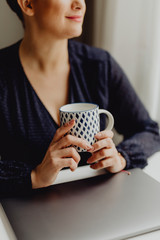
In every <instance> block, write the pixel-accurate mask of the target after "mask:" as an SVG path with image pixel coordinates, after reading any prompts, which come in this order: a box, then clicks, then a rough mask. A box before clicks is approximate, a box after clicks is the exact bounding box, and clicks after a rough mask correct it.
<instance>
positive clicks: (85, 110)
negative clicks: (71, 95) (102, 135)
mask: <svg viewBox="0 0 160 240" xmlns="http://www.w3.org/2000/svg"><path fill="white" fill-rule="evenodd" d="M59 112H60V122H61V126H62V125H64V124H65V123H66V122H69V121H70V120H71V119H75V125H74V127H73V128H72V129H71V130H70V131H69V134H71V135H73V136H77V137H80V138H83V139H85V140H87V141H88V142H89V143H90V145H92V144H93V143H95V142H96V139H95V137H94V136H95V135H96V134H97V133H98V132H99V131H100V120H99V114H101V113H104V114H106V115H107V117H108V124H107V128H106V130H112V128H113V125H114V119H113V116H112V114H111V113H110V112H108V111H107V110H104V109H99V106H98V105H97V104H94V103H72V104H67V105H64V106H62V107H61V108H60V109H59ZM75 148H76V149H77V151H78V152H85V151H86V150H84V149H82V148H80V147H77V146H75Z"/></svg>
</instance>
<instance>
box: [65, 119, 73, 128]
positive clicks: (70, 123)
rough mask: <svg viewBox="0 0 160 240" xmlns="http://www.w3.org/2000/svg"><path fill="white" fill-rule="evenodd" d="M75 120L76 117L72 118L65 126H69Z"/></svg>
mask: <svg viewBox="0 0 160 240" xmlns="http://www.w3.org/2000/svg"><path fill="white" fill-rule="evenodd" d="M73 122H74V119H72V120H70V121H69V122H67V123H65V124H64V126H65V127H68V126H70V125H72V124H73Z"/></svg>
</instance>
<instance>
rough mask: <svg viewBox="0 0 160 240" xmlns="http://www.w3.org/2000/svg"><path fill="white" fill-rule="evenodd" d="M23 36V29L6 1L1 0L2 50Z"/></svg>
mask: <svg viewBox="0 0 160 240" xmlns="http://www.w3.org/2000/svg"><path fill="white" fill-rule="evenodd" d="M22 36H23V27H22V24H21V22H20V21H19V19H18V17H17V16H16V14H15V13H14V12H12V11H11V10H10V8H9V6H8V5H7V3H6V0H0V48H3V47H6V46H8V45H10V44H12V43H14V42H16V41H17V40H19V39H21V38H22Z"/></svg>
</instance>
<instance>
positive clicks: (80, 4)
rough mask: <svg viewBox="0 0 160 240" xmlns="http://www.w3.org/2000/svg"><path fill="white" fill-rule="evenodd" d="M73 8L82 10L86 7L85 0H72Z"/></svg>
mask: <svg viewBox="0 0 160 240" xmlns="http://www.w3.org/2000/svg"><path fill="white" fill-rule="evenodd" d="M72 9H73V10H82V9H85V0H76V1H75V0H74V1H73V2H72Z"/></svg>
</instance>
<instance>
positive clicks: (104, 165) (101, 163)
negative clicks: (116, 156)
mask: <svg viewBox="0 0 160 240" xmlns="http://www.w3.org/2000/svg"><path fill="white" fill-rule="evenodd" d="M112 165H113V159H112V158H108V159H105V160H101V161H99V162H97V163H94V164H93V165H91V166H90V167H91V168H93V169H95V170H100V169H104V168H109V167H111V166H112Z"/></svg>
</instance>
